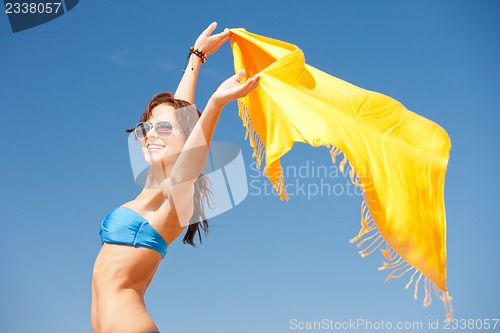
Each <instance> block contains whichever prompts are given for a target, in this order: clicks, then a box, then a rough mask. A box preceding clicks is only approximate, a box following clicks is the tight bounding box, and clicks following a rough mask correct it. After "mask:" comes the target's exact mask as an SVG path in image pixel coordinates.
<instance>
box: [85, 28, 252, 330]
mask: <svg viewBox="0 0 500 333" xmlns="http://www.w3.org/2000/svg"><path fill="white" fill-rule="evenodd" d="M216 26H217V24H216V23H215V22H214V23H212V24H211V25H210V26H209V27H208V28H207V29H206V30H205V31H204V32H203V33H202V34H201V35H200V36H199V37H198V39H197V40H196V42H195V44H194V48H192V49H191V52H190V56H189V61H188V65H187V67H186V70H185V72H184V75H183V77H182V79H181V82H180V83H179V86H178V88H177V91H176V92H175V95H172V94H169V93H160V94H157V95H155V96H154V97H153V99H152V100H151V101H150V103H149V104H148V107H147V109H146V112H145V113H144V114H143V116H142V117H141V121H142V123H140V124H139V125H138V126H137V127H136V128H135V129H134V130H135V134H136V136H137V137H138V139H140V142H141V145H142V150H143V153H144V156H145V159H146V161H147V162H148V163H150V164H151V168H150V171H149V174H148V179H147V182H146V186H145V187H144V189H143V190H142V191H141V193H139V195H138V196H137V197H136V198H135V199H133V200H132V201H129V202H127V203H125V204H123V205H122V206H121V207H119V208H116V209H114V210H112V211H111V213H110V214H109V215H108V216H107V217H106V218H105V219H104V221H103V223H102V225H101V232H100V234H101V239H102V241H103V246H102V248H101V251H100V252H99V255H98V256H97V259H96V261H95V265H94V271H93V277H92V309H91V323H92V330H93V331H94V332H95V333H108V332H116V333H146V332H158V327H157V326H156V324H155V323H154V321H153V319H152V318H151V317H150V315H149V314H148V312H147V310H146V306H145V303H144V294H145V292H146V289H147V288H148V286H149V284H150V283H151V281H152V279H153V277H154V274H155V272H156V270H157V268H158V266H159V264H160V262H161V259H162V258H163V256H164V255H165V253H166V249H167V246H168V245H169V244H171V243H172V242H173V241H174V240H175V239H176V238H177V237H178V236H179V234H181V233H182V232H183V230H184V229H186V226H188V225H189V224H190V220H191V221H192V220H193V219H192V217H193V216H194V217H195V219H194V220H195V221H196V222H197V221H199V219H198V217H199V216H203V214H200V213H199V212H196V213H195V214H193V213H194V212H195V211H197V209H196V206H197V205H199V196H200V193H196V192H197V191H196V190H197V189H198V188H199V186H196V184H198V183H199V181H198V182H197V180H198V179H199V178H200V177H199V176H200V173H201V170H202V169H203V166H204V164H205V161H206V158H207V154H208V149H209V145H210V141H211V139H212V134H213V132H214V130H215V127H216V124H217V121H218V118H219V115H220V113H221V111H222V108H223V107H224V106H225V105H226V104H227V103H229V102H231V101H233V100H235V99H237V98H240V97H243V96H245V95H246V94H248V93H249V92H250V91H251V90H252V89H254V88H255V87H256V86H257V85H258V81H259V76H258V75H256V76H254V77H253V78H250V79H248V80H247V81H246V82H244V83H240V80H241V79H242V78H243V77H244V75H245V72H244V71H241V72H239V73H237V74H236V75H234V76H232V77H231V78H229V79H227V80H226V81H224V82H223V83H222V84H221V85H220V86H219V88H218V89H217V90H216V91H215V93H214V94H213V95H212V96H211V98H210V99H209V101H208V103H207V105H206V107H205V110H204V112H203V114H202V115H201V117H200V118H199V119H198V120H197V121H196V123H195V125H194V126H190V125H189V121H186V117H185V115H186V114H187V115H188V116H187V118H189V117H190V114H192V113H193V109H194V107H192V106H190V104H192V103H193V102H194V92H195V86H196V80H197V77H198V71H199V69H200V66H201V64H202V63H203V62H204V61H205V60H206V55H210V54H213V53H215V52H216V51H217V49H218V48H219V47H220V46H221V45H222V44H223V43H224V42H225V41H227V40H228V39H229V37H230V33H229V31H228V30H225V31H224V32H222V33H220V34H215V35H213V36H212V35H211V34H212V32H213V31H214V30H215V28H216ZM201 50H202V51H201ZM186 124H187V125H186ZM190 131H191V133H189V132H190ZM193 198H195V199H194V200H193ZM191 223H192V222H191ZM198 228H199V223H196V224H191V225H189V228H188V232H187V233H186V236H185V237H184V242H185V243H186V242H187V243H190V244H193V237H194V235H195V233H196V231H198ZM198 232H199V231H198Z"/></svg>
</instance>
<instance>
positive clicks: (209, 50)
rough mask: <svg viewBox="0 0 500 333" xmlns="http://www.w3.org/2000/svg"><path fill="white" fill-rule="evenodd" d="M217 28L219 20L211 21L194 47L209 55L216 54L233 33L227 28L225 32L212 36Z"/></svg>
mask: <svg viewBox="0 0 500 333" xmlns="http://www.w3.org/2000/svg"><path fill="white" fill-rule="evenodd" d="M215 28H217V22H213V23H211V24H210V25H209V26H208V27H207V28H206V29H205V30H204V31H203V32H202V33H201V35H200V36H198V38H197V39H196V42H195V43H194V47H196V48H198V49H200V50H202V51H203V52H204V53H206V54H207V55H209V54H214V53H215V52H216V51H217V50H218V49H219V47H221V45H222V44H224V43H225V42H226V41H227V40H228V39H229V37H231V33H230V32H229V29H225V30H224V31H223V32H221V33H219V34H215V35H213V36H211V34H212V32H214V30H215Z"/></svg>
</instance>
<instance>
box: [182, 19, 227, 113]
mask: <svg viewBox="0 0 500 333" xmlns="http://www.w3.org/2000/svg"><path fill="white" fill-rule="evenodd" d="M216 28H217V23H216V22H213V23H211V24H210V25H209V26H208V27H207V28H206V29H205V30H204V31H203V32H202V33H201V34H200V36H198V38H197V39H196V42H195V43H194V48H196V49H198V50H201V51H203V53H204V54H206V55H210V54H214V53H215V52H216V51H217V50H218V49H219V47H221V45H222V44H224V43H225V42H226V41H227V40H228V39H229V37H230V32H229V30H228V29H225V30H224V31H223V32H221V33H219V34H215V35H212V33H213V32H214V30H215V29H216ZM201 64H202V60H201V57H199V56H197V55H196V54H194V53H190V54H189V59H188V63H187V66H186V68H185V69H184V74H183V75H182V78H181V81H180V82H179V85H178V86H177V90H176V91H175V94H174V96H175V98H176V99H182V100H184V101H186V102H189V103H191V104H194V94H195V90H196V81H197V80H198V73H199V71H200V67H201Z"/></svg>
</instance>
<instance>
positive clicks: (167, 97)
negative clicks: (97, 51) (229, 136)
mask: <svg viewBox="0 0 500 333" xmlns="http://www.w3.org/2000/svg"><path fill="white" fill-rule="evenodd" d="M160 104H168V105H171V106H173V107H174V109H176V110H177V109H181V108H184V107H189V106H191V103H189V102H186V101H184V100H181V99H176V98H175V97H174V95H173V94H172V93H170V92H161V93H158V94H156V95H154V96H153V97H152V98H151V100H150V101H149V102H148V105H147V107H146V111H144V113H143V114H142V116H141V120H140V121H141V122H146V121H148V120H149V119H150V118H151V116H152V114H153V109H154V108H155V107H156V106H158V105H160ZM200 116H201V112H200V110H198V109H196V112H175V117H176V120H177V122H178V123H179V126H180V127H181V130H182V132H183V134H184V137H185V138H186V139H187V137H188V136H189V135H190V134H191V132H192V131H193V128H194V126H195V125H196V122H197V121H198V119H199V117H200ZM132 131H133V129H127V130H125V132H127V133H130V132H132ZM211 196H212V192H211V190H210V188H209V179H208V178H207V177H206V176H205V175H203V174H202V173H201V174H200V175H199V176H198V179H197V180H196V182H195V183H194V197H193V204H194V210H193V215H192V216H191V219H190V221H189V226H188V229H187V231H186V234H185V235H184V238H183V239H182V242H183V243H184V244H190V245H192V246H195V243H194V237H195V235H196V234H197V233H198V239H199V241H200V243H202V240H201V232H200V229H203V231H204V234H205V236H206V235H207V234H208V220H207V219H206V216H205V212H204V209H203V204H204V203H206V204H208V203H209V199H210V198H211ZM200 221H202V222H201V223H200Z"/></svg>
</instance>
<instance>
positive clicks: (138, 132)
mask: <svg viewBox="0 0 500 333" xmlns="http://www.w3.org/2000/svg"><path fill="white" fill-rule="evenodd" d="M153 127H154V129H155V132H156V134H158V136H159V137H160V138H168V137H169V136H170V134H172V131H173V129H174V126H173V125H172V123H171V122H170V121H158V122H156V123H155V124H154V125H153V124H151V123H149V122H142V123H139V124H137V126H136V127H135V128H134V134H135V137H136V138H137V139H139V140H140V139H144V138H145V137H146V135H147V134H148V132H149V131H151V129H152V128H153Z"/></svg>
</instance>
